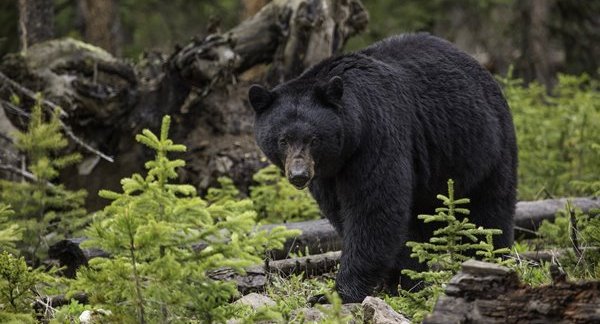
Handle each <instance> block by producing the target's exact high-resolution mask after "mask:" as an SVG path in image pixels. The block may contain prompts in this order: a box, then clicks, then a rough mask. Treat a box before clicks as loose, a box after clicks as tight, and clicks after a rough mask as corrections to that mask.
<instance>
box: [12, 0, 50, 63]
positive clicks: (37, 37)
mask: <svg viewBox="0 0 600 324" xmlns="http://www.w3.org/2000/svg"><path fill="white" fill-rule="evenodd" d="M52 37H54V1H52V0H19V38H20V40H21V49H22V50H23V51H27V48H28V47H29V46H31V45H33V44H36V43H39V42H43V41H45V40H49V39H51V38H52Z"/></svg>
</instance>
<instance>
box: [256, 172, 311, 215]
mask: <svg viewBox="0 0 600 324" xmlns="http://www.w3.org/2000/svg"><path fill="white" fill-rule="evenodd" d="M253 179H254V181H256V182H257V183H258V184H257V185H256V186H252V187H250V199H252V202H253V203H254V209H255V210H256V212H257V213H258V217H259V219H260V220H261V221H262V222H265V223H283V222H298V221H305V220H311V219H318V218H319V217H320V213H319V207H318V206H317V203H316V201H315V200H314V199H313V198H312V196H311V195H310V193H309V192H308V190H306V189H305V190H298V189H296V188H294V186H292V185H291V184H290V183H289V182H288V180H287V179H286V178H285V177H284V176H283V175H282V174H281V171H280V170H279V169H278V168H277V167H276V166H275V165H269V166H267V167H266V168H263V169H261V170H259V171H258V172H257V173H256V174H255V175H254V176H253Z"/></svg>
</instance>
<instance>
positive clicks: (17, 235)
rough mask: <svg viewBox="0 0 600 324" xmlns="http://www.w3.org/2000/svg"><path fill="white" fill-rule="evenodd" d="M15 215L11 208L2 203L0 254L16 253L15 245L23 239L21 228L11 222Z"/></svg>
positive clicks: (0, 208) (0, 213)
mask: <svg viewBox="0 0 600 324" xmlns="http://www.w3.org/2000/svg"><path fill="white" fill-rule="evenodd" d="M14 213H15V212H14V211H12V209H10V206H7V205H5V204H3V203H0V252H2V251H3V250H11V251H14V247H15V243H16V242H18V241H19V240H20V239H21V235H22V233H21V228H19V225H17V224H14V223H13V222H11V221H10V218H11V216H12V215H14Z"/></svg>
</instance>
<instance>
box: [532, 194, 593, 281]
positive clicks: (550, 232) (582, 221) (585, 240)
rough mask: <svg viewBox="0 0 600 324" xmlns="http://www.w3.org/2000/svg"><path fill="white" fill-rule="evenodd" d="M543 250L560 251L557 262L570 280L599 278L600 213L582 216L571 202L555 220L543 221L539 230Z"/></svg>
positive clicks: (583, 214)
mask: <svg viewBox="0 0 600 324" xmlns="http://www.w3.org/2000/svg"><path fill="white" fill-rule="evenodd" d="M538 232H539V234H540V236H541V238H542V243H543V245H544V246H545V248H548V247H557V248H563V249H564V250H563V251H564V252H563V255H562V256H561V258H560V259H559V260H558V261H559V262H560V263H561V266H562V267H563V269H564V270H565V271H566V272H567V274H568V275H569V277H571V278H576V279H590V278H600V210H592V211H591V212H590V213H587V214H586V213H583V212H582V211H581V210H580V209H578V208H574V207H573V206H572V205H571V203H570V202H568V203H567V205H566V206H565V209H564V210H561V211H560V212H558V213H557V215H556V218H555V219H554V221H552V222H550V221H547V220H544V222H543V223H542V225H541V226H540V228H539V230H538Z"/></svg>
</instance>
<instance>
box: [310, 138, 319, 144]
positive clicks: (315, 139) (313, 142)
mask: <svg viewBox="0 0 600 324" xmlns="http://www.w3.org/2000/svg"><path fill="white" fill-rule="evenodd" d="M310 145H311V146H317V145H319V139H318V138H316V137H313V138H312V139H311V140H310Z"/></svg>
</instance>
